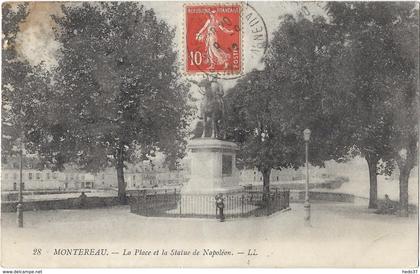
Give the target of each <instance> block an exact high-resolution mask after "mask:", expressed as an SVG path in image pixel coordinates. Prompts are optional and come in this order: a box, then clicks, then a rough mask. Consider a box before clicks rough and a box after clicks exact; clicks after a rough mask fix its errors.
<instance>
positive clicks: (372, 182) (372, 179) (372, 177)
mask: <svg viewBox="0 0 420 274" xmlns="http://www.w3.org/2000/svg"><path fill="white" fill-rule="evenodd" d="M366 161H367V163H368V166H369V186H370V187H369V208H378V177H377V165H378V160H377V158H375V157H369V156H366Z"/></svg>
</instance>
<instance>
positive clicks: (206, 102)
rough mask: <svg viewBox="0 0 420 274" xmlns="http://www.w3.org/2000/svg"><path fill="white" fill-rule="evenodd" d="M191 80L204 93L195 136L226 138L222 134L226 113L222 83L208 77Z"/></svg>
mask: <svg viewBox="0 0 420 274" xmlns="http://www.w3.org/2000/svg"><path fill="white" fill-rule="evenodd" d="M189 81H190V82H192V83H194V84H196V85H197V86H198V87H199V91H200V93H201V94H202V95H203V99H202V100H201V104H200V112H199V116H198V118H199V119H200V120H199V121H198V122H197V125H196V127H195V130H194V137H193V138H199V137H200V136H201V138H204V137H210V138H213V139H215V138H223V139H225V138H226V136H225V134H223V136H221V129H222V128H223V127H224V115H225V104H224V101H223V95H224V92H223V87H222V85H221V84H220V83H219V82H217V81H216V79H215V78H213V79H209V78H206V79H203V80H201V81H200V82H197V81H194V80H189ZM209 131H210V132H209Z"/></svg>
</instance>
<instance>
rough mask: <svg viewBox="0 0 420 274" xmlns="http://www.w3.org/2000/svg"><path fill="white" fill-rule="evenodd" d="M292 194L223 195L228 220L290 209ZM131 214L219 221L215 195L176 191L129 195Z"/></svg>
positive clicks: (275, 192) (243, 193)
mask: <svg viewBox="0 0 420 274" xmlns="http://www.w3.org/2000/svg"><path fill="white" fill-rule="evenodd" d="M289 195H290V193H289V190H282V191H278V190H275V191H272V192H270V194H269V195H268V194H265V195H264V193H262V192H241V193H232V194H223V205H224V208H223V214H224V216H225V217H226V218H241V217H249V216H264V215H270V214H273V213H274V212H277V211H280V210H283V209H286V208H288V207H289ZM130 211H131V212H132V213H135V214H139V215H142V216H168V217H198V218H216V217H218V216H219V213H220V211H219V209H218V207H217V206H216V200H215V196H214V195H208V194H181V193H179V191H177V190H176V189H175V190H172V191H171V190H165V191H164V192H157V191H156V192H150V191H149V192H148V191H145V190H138V191H134V192H130Z"/></svg>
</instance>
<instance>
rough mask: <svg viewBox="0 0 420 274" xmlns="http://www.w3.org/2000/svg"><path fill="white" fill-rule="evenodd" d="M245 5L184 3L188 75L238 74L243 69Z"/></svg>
mask: <svg viewBox="0 0 420 274" xmlns="http://www.w3.org/2000/svg"><path fill="white" fill-rule="evenodd" d="M241 12H242V6H241V5H240V4H223V5H221V4H212V5H196V4H191V5H185V43H186V46H185V49H186V53H185V69H186V72H187V74H200V73H201V74H202V73H212V74H213V73H216V74H231V75H235V74H239V73H240V72H241V70H242V66H243V64H242V61H243V58H242V54H241V50H242V41H241V39H242V26H241V18H242V16H241Z"/></svg>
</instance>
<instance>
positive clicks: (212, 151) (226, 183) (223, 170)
mask: <svg viewBox="0 0 420 274" xmlns="http://www.w3.org/2000/svg"><path fill="white" fill-rule="evenodd" d="M187 149H188V150H189V152H190V158H191V164H190V168H191V175H190V179H189V181H188V182H187V184H186V185H185V186H184V187H183V188H182V190H181V194H183V193H184V194H212V195H213V194H214V195H215V194H218V193H232V192H239V191H242V187H241V186H239V173H238V170H237V168H236V164H235V162H236V152H237V151H238V150H239V148H238V146H237V145H236V144H235V143H233V142H229V141H223V140H218V139H213V138H196V139H192V140H190V141H189V144H188V146H187Z"/></svg>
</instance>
